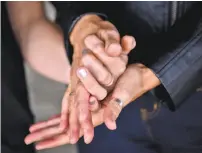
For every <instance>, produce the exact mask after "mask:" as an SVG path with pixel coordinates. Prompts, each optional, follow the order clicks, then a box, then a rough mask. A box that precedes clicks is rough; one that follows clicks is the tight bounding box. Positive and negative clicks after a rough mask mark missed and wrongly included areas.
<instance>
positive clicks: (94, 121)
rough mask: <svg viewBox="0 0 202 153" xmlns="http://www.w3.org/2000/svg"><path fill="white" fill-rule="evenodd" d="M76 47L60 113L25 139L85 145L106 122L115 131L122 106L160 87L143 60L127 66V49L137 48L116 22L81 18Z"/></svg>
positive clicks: (73, 41) (75, 34)
mask: <svg viewBox="0 0 202 153" xmlns="http://www.w3.org/2000/svg"><path fill="white" fill-rule="evenodd" d="M70 42H71V44H72V45H73V48H74V55H73V63H72V68H71V80H70V83H69V86H68V89H67V91H66V92H65V94H64V97H63V100H62V110H61V114H60V115H58V116H56V117H53V118H51V119H49V120H47V121H43V122H40V123H36V124H34V125H32V126H31V127H30V129H29V130H30V134H29V135H28V136H27V137H26V138H25V143H26V144H30V143H33V142H39V143H38V144H36V149H38V150H40V149H45V148H52V147H57V146H60V145H64V144H67V143H71V144H75V143H76V142H77V141H78V139H79V138H80V137H81V136H84V141H85V143H87V144H88V143H90V142H91V141H92V139H93V137H94V127H96V126H98V125H100V124H102V123H105V125H106V126H107V128H108V129H110V130H115V129H116V119H117V117H118V116H119V114H120V112H121V110H122V109H123V107H125V106H126V105H128V104H129V103H130V102H132V101H133V100H135V99H136V98H138V97H139V96H141V95H142V94H144V93H145V92H147V91H148V90H150V89H152V88H153V87H155V86H157V85H159V80H158V79H157V78H156V77H155V75H154V74H153V73H152V71H151V70H150V69H148V68H147V67H145V66H144V65H142V64H131V65H128V66H127V62H128V53H129V52H130V51H131V50H132V49H133V48H134V47H135V45H136V42H135V39H134V38H133V37H132V36H124V37H122V38H120V35H119V33H118V30H117V29H116V28H115V26H114V25H113V24H112V23H110V22H108V21H103V20H102V19H101V18H100V17H98V16H96V15H86V16H84V17H82V19H80V20H79V21H78V23H77V24H76V26H75V27H74V29H73V31H72V32H71V35H70Z"/></svg>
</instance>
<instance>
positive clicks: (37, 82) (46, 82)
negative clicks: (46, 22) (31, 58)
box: [25, 2, 77, 153]
mask: <svg viewBox="0 0 202 153" xmlns="http://www.w3.org/2000/svg"><path fill="white" fill-rule="evenodd" d="M45 10H46V15H47V16H48V17H49V19H50V20H55V17H56V11H55V8H54V6H53V5H52V4H51V3H49V2H45ZM25 71H26V79H27V84H28V90H29V98H30V106H31V109H32V112H33V114H34V115H35V119H36V120H35V122H36V121H41V120H46V119H48V118H49V117H51V116H52V115H55V114H58V113H59V112H60V108H61V107H60V106H61V99H62V96H63V93H64V90H65V89H66V86H65V85H64V84H60V83H58V82H55V81H53V80H50V79H47V78H45V77H43V76H41V75H40V74H38V73H36V72H35V71H34V70H32V69H31V68H30V67H29V66H28V65H27V64H26V63H25ZM38 153H77V148H76V145H64V146H62V147H58V148H54V149H48V150H42V151H38Z"/></svg>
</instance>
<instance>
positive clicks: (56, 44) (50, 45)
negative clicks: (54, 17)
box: [8, 2, 70, 83]
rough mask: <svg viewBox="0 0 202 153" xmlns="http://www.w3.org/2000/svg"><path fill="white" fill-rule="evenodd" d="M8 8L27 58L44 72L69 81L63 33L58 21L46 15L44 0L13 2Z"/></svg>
mask: <svg viewBox="0 0 202 153" xmlns="http://www.w3.org/2000/svg"><path fill="white" fill-rule="evenodd" d="M8 9H9V15H10V20H11V23H12V27H13V30H14V33H15V35H16V38H17V41H18V43H19V45H20V47H21V50H22V54H23V57H24V59H25V60H26V61H27V62H28V63H29V64H30V65H31V67H32V68H33V69H35V70H36V71H37V72H39V73H41V74H42V75H44V76H46V77H49V78H51V79H54V80H56V81H60V82H63V83H68V81H69V70H70V65H69V62H68V60H67V58H66V53H65V48H64V42H63V35H62V32H61V30H60V28H59V27H58V26H57V25H56V24H54V23H51V22H49V21H48V20H47V19H46V18H45V15H44V12H43V8H42V3H40V2H11V3H8ZM33 9H34V10H33ZM19 10H20V11H19ZM17 11H18V13H16V12H17ZM23 14H26V15H23Z"/></svg>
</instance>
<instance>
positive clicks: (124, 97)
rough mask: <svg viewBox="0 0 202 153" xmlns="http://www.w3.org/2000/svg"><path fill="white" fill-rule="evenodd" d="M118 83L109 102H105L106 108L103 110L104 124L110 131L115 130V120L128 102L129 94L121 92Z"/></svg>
mask: <svg viewBox="0 0 202 153" xmlns="http://www.w3.org/2000/svg"><path fill="white" fill-rule="evenodd" d="M120 87H121V86H120V84H119V83H118V84H117V86H116V87H115V89H114V91H113V93H112V95H111V96H110V98H109V101H106V102H105V103H106V108H105V109H104V123H105V125H106V126H107V128H108V129H110V130H115V129H116V127H117V126H116V119H117V118H118V116H119V114H120V113H121V111H122V109H123V107H124V106H125V105H126V103H128V101H129V94H128V93H127V91H123V90H122V89H121V88H120Z"/></svg>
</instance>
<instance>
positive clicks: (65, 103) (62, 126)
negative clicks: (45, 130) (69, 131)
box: [60, 85, 71, 130]
mask: <svg viewBox="0 0 202 153" xmlns="http://www.w3.org/2000/svg"><path fill="white" fill-rule="evenodd" d="M70 86H71V85H69V87H68V89H67V90H66V92H65V94H64V97H63V99H62V110H61V122H60V130H64V129H65V128H67V126H68V110H69V108H68V103H69V101H68V100H69V94H70V88H71V87H70Z"/></svg>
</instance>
